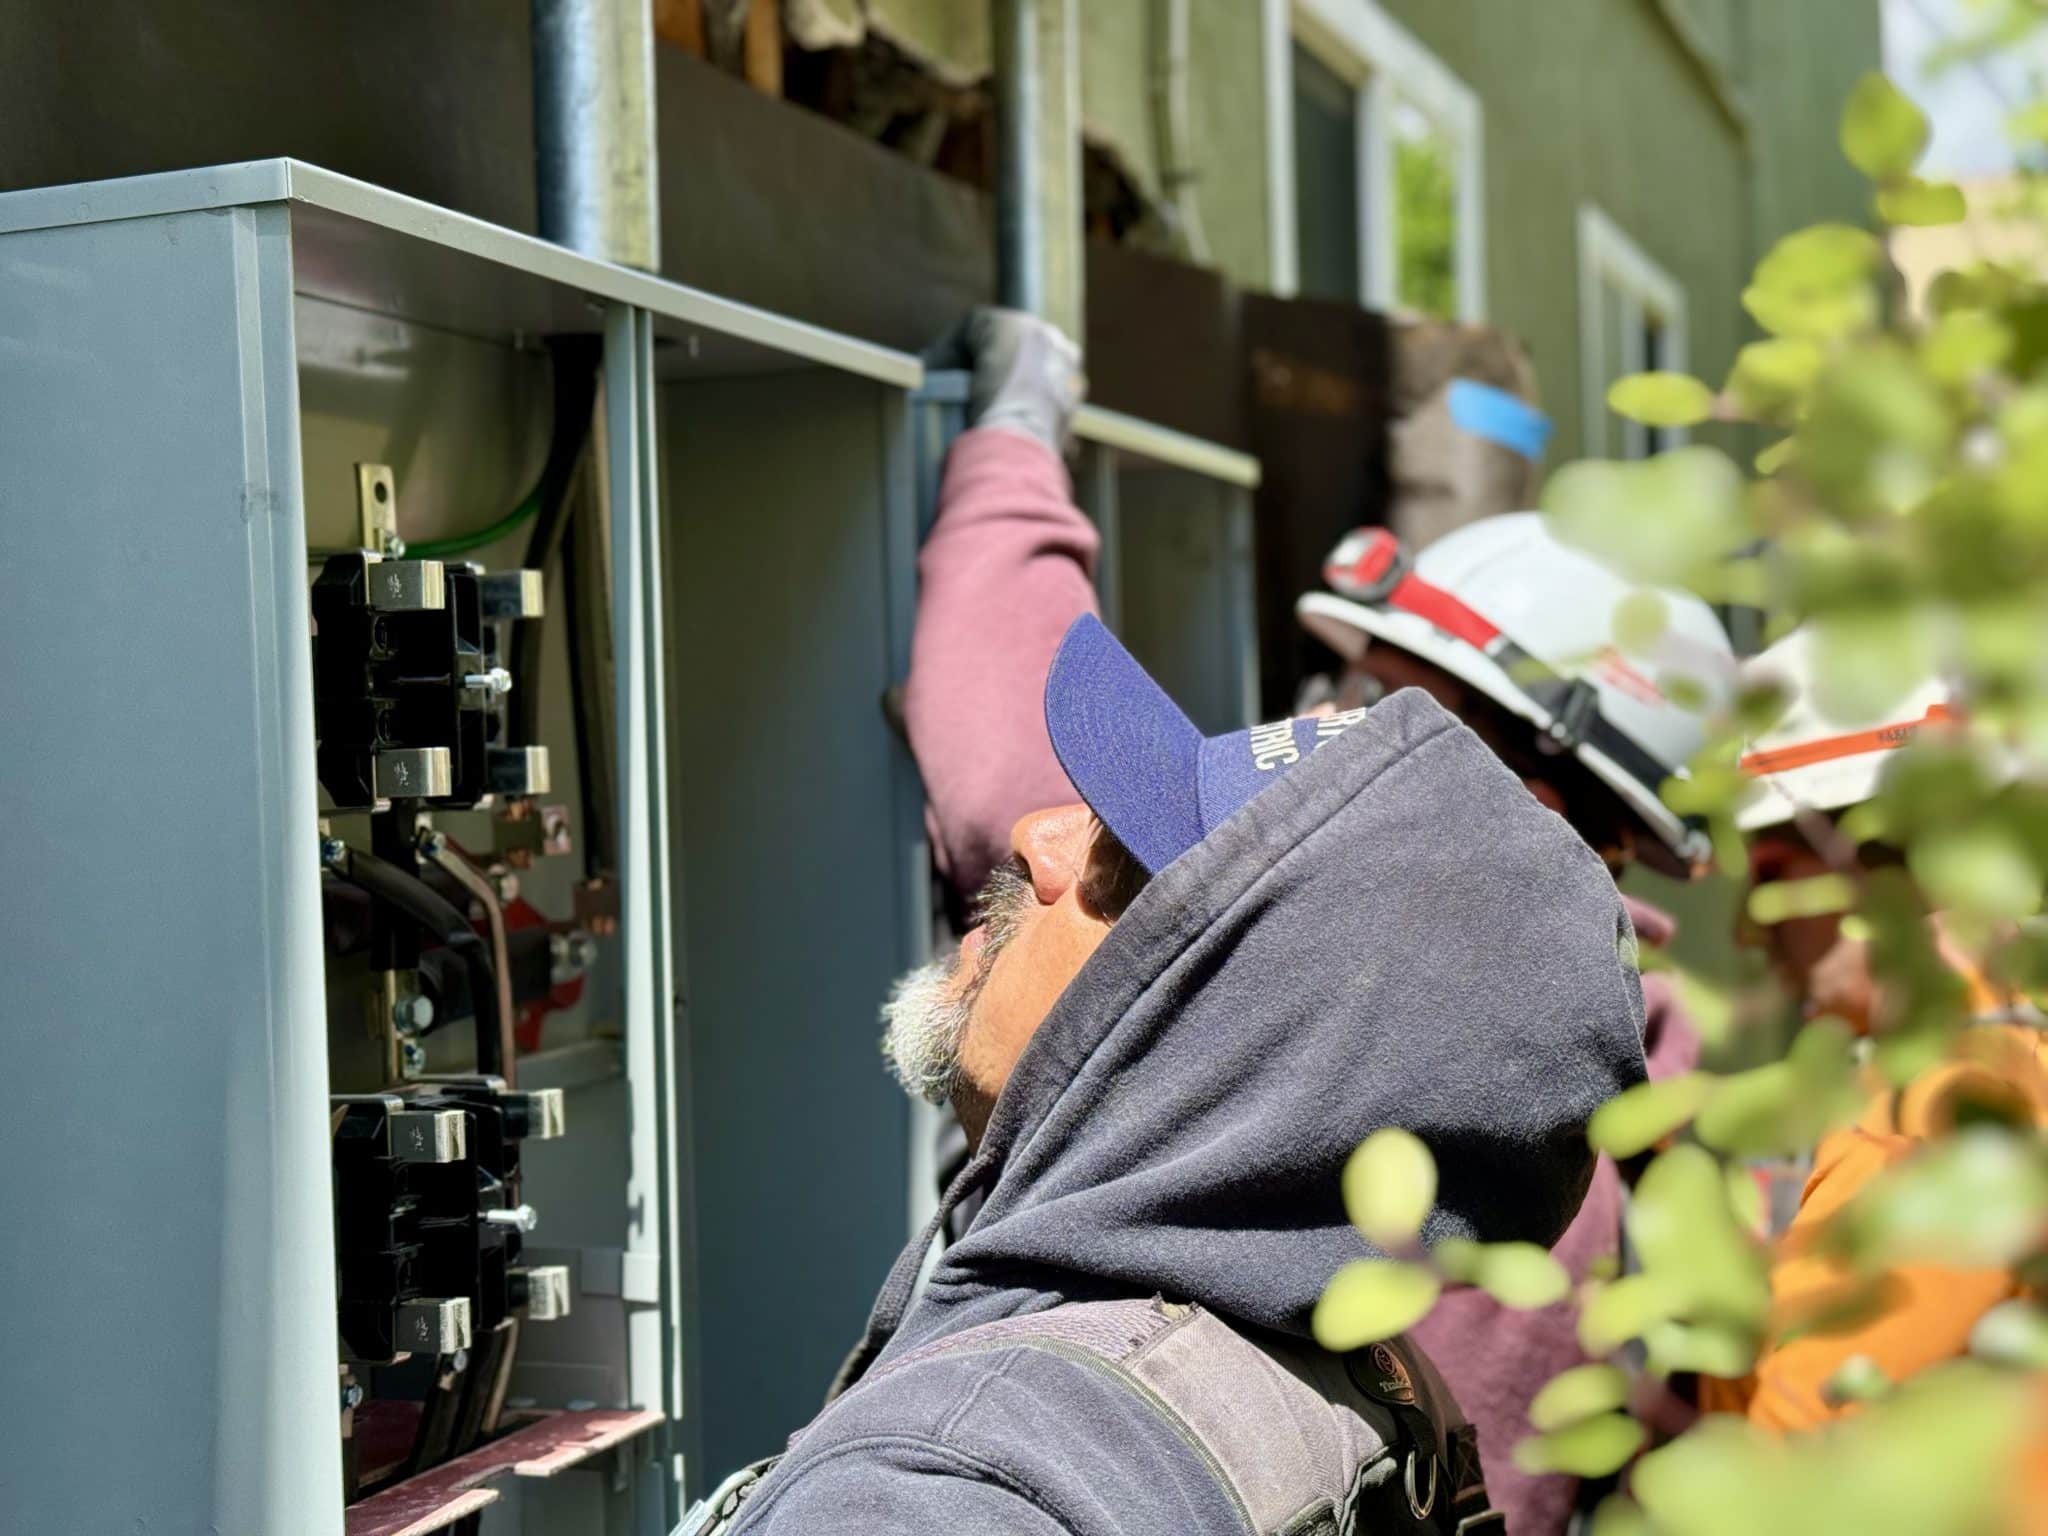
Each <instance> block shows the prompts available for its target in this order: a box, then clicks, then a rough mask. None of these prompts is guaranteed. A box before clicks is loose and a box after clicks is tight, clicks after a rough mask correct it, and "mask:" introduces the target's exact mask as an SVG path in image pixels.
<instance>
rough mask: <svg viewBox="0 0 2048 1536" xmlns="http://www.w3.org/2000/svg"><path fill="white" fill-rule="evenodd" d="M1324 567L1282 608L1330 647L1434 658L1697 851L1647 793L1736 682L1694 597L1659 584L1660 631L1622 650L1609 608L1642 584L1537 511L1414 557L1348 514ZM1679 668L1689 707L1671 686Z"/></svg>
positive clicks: (1479, 525) (1696, 856)
mask: <svg viewBox="0 0 2048 1536" xmlns="http://www.w3.org/2000/svg"><path fill="white" fill-rule="evenodd" d="M1323 578H1324V580H1325V581H1327V582H1328V583H1329V584H1330V587H1331V588H1332V590H1331V591H1329V592H1310V593H1307V594H1306V595H1304V596H1303V597H1302V598H1301V599H1300V600H1299V601H1297V602H1296V603H1295V605H1294V611H1295V614H1296V616H1297V617H1299V618H1300V620H1301V622H1302V624H1303V625H1304V626H1305V627H1306V628H1307V629H1308V630H1309V631H1310V633H1312V634H1314V635H1315V636H1316V637H1317V638H1318V639H1319V640H1321V641H1323V642H1324V643H1325V644H1326V645H1328V646H1329V647H1330V648H1331V649H1332V650H1334V651H1336V652H1337V653H1338V655H1340V656H1342V657H1344V658H1345V659H1346V660H1347V661H1356V660H1357V659H1358V658H1359V657H1361V656H1363V655H1364V654H1365V651H1366V647H1367V646H1369V645H1370V644H1371V643H1372V642H1373V641H1375V640H1378V641H1380V642H1382V643H1384V644H1387V645H1392V646H1395V647H1398V648H1399V649H1401V650H1403V651H1407V652H1408V653H1409V654H1411V655H1414V656H1418V657H1420V658H1421V659H1422V660H1424V661H1427V662H1429V663H1430V664H1432V665H1433V666H1437V667H1441V668H1442V669H1443V670H1444V671H1446V672H1448V673H1450V674H1451V675H1452V676H1454V677H1457V678H1460V679H1462V680H1463V681H1465V682H1467V683H1469V684H1471V685H1472V686H1473V687H1475V688H1477V689H1479V690H1480V691H1481V692H1483V693H1484V694H1486V696H1487V697H1488V698H1490V699H1492V700H1493V701H1494V702H1495V703H1497V704H1499V705H1500V706H1501V707H1502V708H1503V709H1505V710H1507V711H1508V712H1509V713H1510V714H1512V715H1514V716H1516V717H1517V718H1519V719H1522V720H1526V721H1528V722H1529V723H1530V724H1532V725H1534V726H1535V727H1536V728H1537V730H1538V731H1540V732H1543V733H1544V734H1546V735H1548V736H1549V737H1550V738H1551V739H1552V740H1553V741H1555V742H1556V743H1557V744H1558V745H1559V747H1560V748H1569V749H1570V751H1571V753H1572V755H1573V756H1575V757H1576V758H1578V760H1579V761H1580V762H1581V763H1583V764H1584V765H1585V766H1586V767H1587V769H1589V770H1590V771H1591V772H1592V773H1593V774H1594V775H1596V776H1597V777H1598V778H1599V779H1600V780H1601V782H1602V783H1604V784H1606V785H1607V786H1608V788H1610V789H1612V790H1613V791H1614V792H1615V794H1616V795H1618V796H1619V797H1620V798H1621V800H1622V801H1623V802H1624V803H1625V804H1626V805H1627V806H1628V808H1629V809H1630V810H1632V811H1634V812H1635V814H1636V815H1637V816H1638V817H1639V818H1641V820H1642V821H1644V822H1645V823H1647V824H1648V826H1649V827H1650V829H1651V830H1652V831H1653V832H1655V833H1656V834H1657V837H1658V839H1659V840H1660V841H1661V842H1662V843H1663V844H1664V845H1665V847H1666V848H1668V849H1669V850H1670V852H1671V854H1672V855H1673V856H1674V858H1675V860H1676V861H1677V862H1678V863H1679V864H1680V865H1681V866H1690V865H1692V864H1693V863H1695V862H1697V861H1698V860H1700V859H1703V858H1705V857H1706V856H1707V854H1708V852H1709V848H1708V844H1707V841H1706V839H1705V837H1704V836H1703V835H1702V834H1701V833H1700V832H1699V831H1698V830H1697V829H1696V828H1694V827H1692V826H1690V825H1688V824H1687V823H1686V822H1685V821H1684V820H1683V819H1682V818H1680V817H1679V816H1678V815H1677V814H1676V813H1675V812H1674V811H1672V810H1671V808H1670V807H1669V806H1667V805H1665V804H1664V802H1663V800H1662V799H1660V798H1659V796H1658V794H1657V790H1658V787H1659V786H1660V785H1661V784H1662V783H1663V782H1664V780H1665V779H1667V778H1683V777H1684V776H1685V773H1686V768H1685V765H1686V763H1687V762H1688V761H1689V760H1690V759H1691V758H1692V756H1693V755H1694V754H1695V753H1696V752H1698V751H1699V750H1700V748H1701V747H1703V746H1704V745H1705V744H1706V739H1707V717H1708V716H1709V715H1711V714H1713V713H1714V712H1715V711H1717V710H1718V709H1720V708H1721V707H1722V706H1723V705H1724V704H1725V703H1726V702H1727V700H1728V697H1729V694H1730V692H1731V691H1732V688H1733V684H1734V677H1735V653H1734V650H1733V648H1732V647H1731V646H1730V645H1729V644H1728V635H1727V632H1726V631H1725V630H1724V629H1723V628H1722V627H1721V621H1720V620H1719V619H1718V618H1716V617H1715V616H1714V610H1713V609H1711V608H1709V607H1708V606H1707V605H1706V604H1705V603H1703V602H1701V601H1700V600H1699V599H1698V598H1696V597H1693V596H1691V595H1690V594H1687V593H1681V592H1660V593H1659V594H1658V595H1659V596H1661V597H1662V598H1663V600H1664V603H1665V607H1666V611H1667V613H1668V615H1669V617H1668V620H1667V622H1666V624H1665V627H1664V630H1663V632H1662V633H1661V634H1660V635H1659V636H1658V637H1657V639H1656V640H1655V642H1654V643H1652V644H1651V645H1650V647H1649V648H1648V650H1647V651H1645V652H1642V653H1639V654H1629V655H1624V654H1623V653H1622V651H1621V649H1620V648H1619V647H1618V646H1617V645H1616V644H1615V640H1614V611H1615V608H1616V606H1617V605H1618V604H1619V603H1620V602H1621V601H1622V600H1623V599H1624V598H1627V597H1630V596H1632V595H1634V594H1635V593H1637V592H1638V591H1640V590H1641V589H1640V588H1638V587H1636V586H1634V585H1632V584H1630V583H1629V582H1627V581H1624V580H1623V579H1622V578H1620V577H1619V576H1616V575H1615V574H1614V573H1613V572H1612V571H1610V570H1608V569H1607V568H1606V567H1605V566H1603V565H1601V564H1600V563H1599V562H1598V561H1596V560H1594V559H1592V558H1591V557H1590V556H1587V555H1585V554H1582V553H1580V552H1579V551H1578V550H1575V549H1572V548H1570V547H1568V546H1567V545H1565V544H1562V543H1560V542H1559V541H1558V540H1557V539H1556V538H1555V537H1554V536H1553V535H1552V534H1551V532H1550V530H1549V529H1548V528H1547V527H1545V526H1544V521H1543V517H1542V514H1540V513H1537V512H1509V513H1504V514H1502V515H1500V516H1497V517H1485V518H1480V519H1478V520H1477V521H1475V522H1471V523H1468V524H1466V525H1465V526H1464V527H1462V528H1459V529H1456V530H1454V531H1452V532H1451V533H1448V534H1446V535H1445V536H1444V537H1442V538H1440V539H1438V540H1437V541H1436V542H1435V543H1433V544H1431V545H1429V546H1428V547H1427V548H1426V549H1424V550H1423V551H1422V552H1421V553H1420V554H1419V555H1416V556H1415V557H1414V558H1413V560H1412V561H1411V560H1410V559H1409V557H1408V556H1407V554H1406V553H1405V552H1404V551H1403V550H1402V548H1401V546H1400V544H1399V542H1398V541H1397V540H1396V539H1395V538H1394V536H1393V535H1392V534H1391V533H1389V532H1387V531H1386V530H1385V529H1383V528H1360V529H1357V530H1355V531H1354V532H1352V533H1350V534H1348V535H1346V536H1345V538H1344V540H1343V541H1342V542H1341V543H1339V544H1338V546H1337V547H1336V549H1335V550H1333V551H1332V552H1331V554H1330V558H1329V559H1328V560H1327V561H1325V562H1324V565H1323ZM1677 678H1683V679H1685V681H1686V682H1687V683H1689V684H1690V685H1691V686H1690V691H1691V692H1693V693H1695V694H1696V695H1697V697H1696V698H1692V699H1690V700H1689V701H1688V702H1689V703H1690V704H1691V705H1692V706H1693V707H1690V708H1689V707H1686V705H1682V704H1680V703H1678V702H1677V701H1675V700H1674V699H1672V698H1671V697H1670V696H1669V694H1668V693H1667V691H1666V690H1667V688H1669V687H1671V686H1673V682H1674V679H1677Z"/></svg>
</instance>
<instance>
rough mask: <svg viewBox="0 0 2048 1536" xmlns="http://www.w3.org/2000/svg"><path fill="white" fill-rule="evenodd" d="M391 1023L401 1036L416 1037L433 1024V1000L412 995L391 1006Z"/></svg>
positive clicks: (416, 994) (415, 994)
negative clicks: (395, 1026)
mask: <svg viewBox="0 0 2048 1536" xmlns="http://www.w3.org/2000/svg"><path fill="white" fill-rule="evenodd" d="M391 1022H392V1023H393V1024H396V1025H397V1026H398V1028H399V1030H400V1032H401V1033H403V1034H408V1035H417V1034H419V1033H421V1032H422V1031H423V1030H425V1029H427V1028H428V1027H430V1026H431V1025H432V1024H433V1022H434V1000H433V999H432V998H430V997H422V996H420V995H419V994H418V993H413V994H412V995H410V996H408V997H401V998H399V999H398V1000H397V1001H395V1002H394V1003H392V1005H391Z"/></svg>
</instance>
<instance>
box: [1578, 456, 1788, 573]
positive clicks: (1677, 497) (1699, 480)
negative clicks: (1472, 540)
mask: <svg viewBox="0 0 2048 1536" xmlns="http://www.w3.org/2000/svg"><path fill="white" fill-rule="evenodd" d="M1742 491H1743V485H1742V472H1741V471H1740V470H1739V469H1737V468H1736V467H1735V465H1734V464H1733V463H1732V462H1731V461H1730V460H1729V458H1728V456H1727V455H1726V454H1724V453H1722V452H1721V451H1720V450H1719V449H1716V448H1708V447H1704V446H1699V445H1693V446H1689V447H1685V448H1678V449H1674V450H1672V451H1671V452H1669V453H1663V454H1659V455H1658V456H1657V457H1655V458H1653V459H1648V460H1642V461H1639V462H1634V463H1610V462H1603V461H1599V460H1589V461H1586V462H1582V463H1578V464H1568V465H1566V466H1565V467H1564V468H1563V469H1561V470H1559V471H1558V472H1557V473H1556V474H1554V475H1552V476H1551V477H1550V479H1549V480H1548V481H1547V482H1546V483H1545V485H1544V488H1543V495H1542V505H1543V513H1544V516H1545V517H1546V518H1547V519H1548V520H1549V523H1550V529H1551V531H1552V532H1553V533H1554V534H1555V535H1556V536H1557V537H1558V538H1559V539H1561V540H1563V541H1564V542H1565V543H1567V544H1570V545H1573V546H1574V547H1576V548H1579V549H1583V550H1585V551H1586V552H1587V553H1588V554H1590V555H1592V556H1594V558H1596V559H1599V560H1601V561H1603V562H1605V563H1606V564H1608V565H1610V566H1611V567H1613V568H1614V569H1615V570H1617V571H1619V572H1621V574H1623V575H1624V576H1627V577H1629V578H1631V579H1633V580H1635V581H1637V582H1640V583H1643V584H1644V585H1647V586H1658V587H1678V586H1684V585H1685V584H1686V582H1687V580H1688V579H1689V577H1690V576H1691V575H1692V574H1693V573H1695V572H1698V571H1701V570H1704V569H1708V568H1711V567H1712V566H1714V565H1715V564H1717V563H1718V562H1719V561H1721V560H1722V559H1724V558H1725V557H1727V556H1728V555H1731V554H1733V553H1734V552H1735V551H1736V550H1738V549H1740V548H1741V547H1742V546H1743V545H1745V544H1746V543H1748V542H1749V539H1750V537H1751V528H1750V524H1749V520H1748V513H1747V507H1746V505H1745V503H1744V499H1743V494H1742Z"/></svg>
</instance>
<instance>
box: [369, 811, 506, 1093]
mask: <svg viewBox="0 0 2048 1536" xmlns="http://www.w3.org/2000/svg"><path fill="white" fill-rule="evenodd" d="M334 872H335V873H336V874H337V875H339V876H340V877H341V878H342V879H344V880H346V881H348V882H349V883H350V884H352V885H357V886H360V887H362V889H364V890H366V891H368V892H369V893H370V894H371V895H372V896H374V897H376V898H377V899H378V900H379V901H381V902H383V903H384V904H385V905H386V906H389V907H392V908H394V909H395V910H397V911H399V912H401V913H403V914H404V915H405V916H407V917H409V918H411V919H412V920H413V921H414V922H415V923H417V924H418V925H419V926H420V927H421V928H423V929H424V930H426V932H428V933H429V934H431V935H433V937H435V938H436V939H439V940H440V941H441V943H442V944H443V945H444V946H445V947H447V948H448V949H451V950H454V951H455V952H456V953H458V954H460V955H461V956H462V958H463V960H464V961H465V962H466V963H467V964H468V966H469V974H470V987H469V990H470V1007H471V1008H472V1010H473V1011H474V1013H475V1016H476V1069H477V1071H479V1072H481V1073H484V1074H485V1075H487V1076H492V1077H497V1076H502V1075H503V1073H504V1071H505V1060H504V1051H503V1049H502V1048H501V1046H500V1041H499V1028H500V1024H501V1022H502V1021H501V1020H500V1019H499V1018H498V982H497V976H496V974H495V973H494V972H493V971H492V969H491V952H490V947H489V946H488V945H487V944H485V943H484V939H483V935H482V934H480V933H478V932H477V931H476V929H474V928H472V927H471V926H470V924H469V919H468V918H467V917H465V916H464V915H463V914H462V913H461V912H459V911H457V910H456V908H455V907H454V905H453V904H452V903H450V902H448V901H446V900H444V899H443V898H442V897H441V896H440V895H439V894H438V893H437V892H436V891H435V890H434V888H433V887H432V886H430V885H428V884H427V883H426V881H424V880H422V879H420V877H419V876H417V875H412V874H407V873H406V872H405V871H404V870H402V869H400V868H399V867H398V866H397V865H396V864H393V863H392V862H391V861H390V860H388V859H380V858H379V857H377V855H376V854H374V853H365V852H363V851H362V850H361V849H360V848H351V849H349V850H348V852H347V854H346V855H345V856H344V857H343V858H342V860H341V862H340V863H339V864H338V865H336V866H335V870H334Z"/></svg>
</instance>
